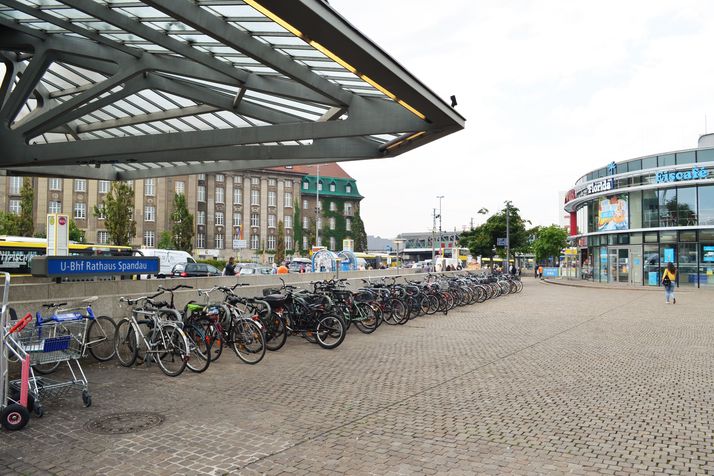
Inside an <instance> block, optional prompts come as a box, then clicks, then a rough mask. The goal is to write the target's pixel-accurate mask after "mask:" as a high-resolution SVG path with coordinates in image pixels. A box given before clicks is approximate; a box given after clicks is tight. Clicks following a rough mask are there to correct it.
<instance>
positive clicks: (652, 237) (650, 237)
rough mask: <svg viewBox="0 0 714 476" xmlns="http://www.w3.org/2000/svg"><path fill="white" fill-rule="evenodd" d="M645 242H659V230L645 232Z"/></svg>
mask: <svg viewBox="0 0 714 476" xmlns="http://www.w3.org/2000/svg"><path fill="white" fill-rule="evenodd" d="M645 243H657V232H656V231H654V232H651V233H645Z"/></svg>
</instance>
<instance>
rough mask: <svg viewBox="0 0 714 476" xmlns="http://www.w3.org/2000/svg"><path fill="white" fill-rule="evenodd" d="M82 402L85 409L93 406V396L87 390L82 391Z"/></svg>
mask: <svg viewBox="0 0 714 476" xmlns="http://www.w3.org/2000/svg"><path fill="white" fill-rule="evenodd" d="M82 401H83V402H84V406H85V407H87V408H89V407H91V406H92V396H91V395H90V394H89V392H88V391H86V390H82Z"/></svg>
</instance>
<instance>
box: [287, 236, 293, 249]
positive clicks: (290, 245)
mask: <svg viewBox="0 0 714 476" xmlns="http://www.w3.org/2000/svg"><path fill="white" fill-rule="evenodd" d="M285 249H286V250H291V249H293V237H292V236H290V235H286V236H285Z"/></svg>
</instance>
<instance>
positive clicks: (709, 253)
mask: <svg viewBox="0 0 714 476" xmlns="http://www.w3.org/2000/svg"><path fill="white" fill-rule="evenodd" d="M702 261H703V262H704V263H714V246H704V249H703V253H702Z"/></svg>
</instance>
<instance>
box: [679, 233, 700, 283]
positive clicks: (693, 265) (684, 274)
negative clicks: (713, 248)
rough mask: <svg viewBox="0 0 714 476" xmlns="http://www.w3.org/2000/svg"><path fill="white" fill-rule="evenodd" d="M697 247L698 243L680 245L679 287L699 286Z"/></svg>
mask: <svg viewBox="0 0 714 476" xmlns="http://www.w3.org/2000/svg"><path fill="white" fill-rule="evenodd" d="M697 248H699V247H698V246H697V244H696V243H680V244H679V267H678V268H679V285H680V286H696V285H697Z"/></svg>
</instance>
